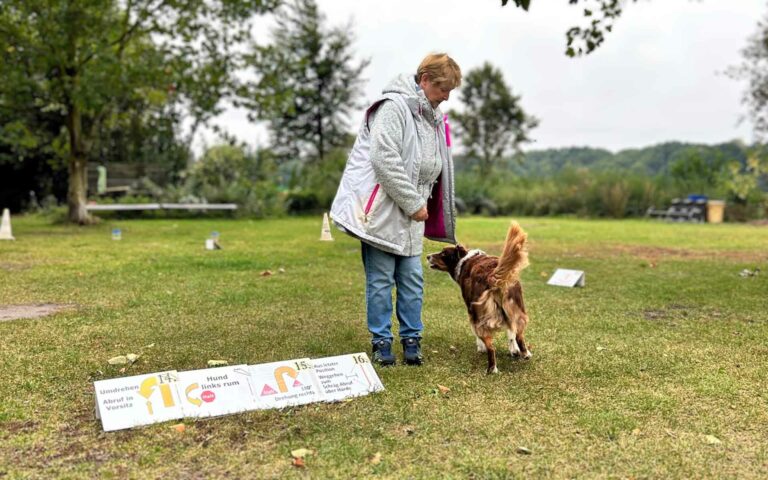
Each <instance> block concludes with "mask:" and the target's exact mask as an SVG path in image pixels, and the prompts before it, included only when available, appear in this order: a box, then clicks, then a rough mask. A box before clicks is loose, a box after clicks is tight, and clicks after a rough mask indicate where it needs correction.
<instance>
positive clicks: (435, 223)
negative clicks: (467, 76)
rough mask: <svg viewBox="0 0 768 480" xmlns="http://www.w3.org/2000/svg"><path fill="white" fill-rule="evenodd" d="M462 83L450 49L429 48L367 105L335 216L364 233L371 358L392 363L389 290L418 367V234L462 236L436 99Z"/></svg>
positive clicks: (407, 353)
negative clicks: (416, 63) (411, 71)
mask: <svg viewBox="0 0 768 480" xmlns="http://www.w3.org/2000/svg"><path fill="white" fill-rule="evenodd" d="M460 84H461V70H460V69H459V66H458V65H457V64H456V62H455V61H454V60H453V59H452V58H451V57H449V56H448V55H446V54H444V53H440V54H431V55H427V57H426V58H424V60H423V61H422V62H421V64H420V65H419V68H418V69H417V72H416V75H415V76H414V75H407V74H404V75H400V76H398V77H397V78H395V79H394V80H393V81H392V82H391V83H390V84H389V85H388V86H387V87H385V88H384V90H383V92H382V97H381V98H380V99H379V100H377V101H376V102H374V103H373V105H371V106H370V107H369V108H368V110H367V111H366V114H365V118H364V120H363V123H362V126H361V127H360V131H359V133H358V136H357V140H356V141H355V145H354V146H353V148H352V152H351V153H350V156H349V159H348V160H347V165H346V167H345V169H344V174H343V176H342V179H341V183H340V185H339V189H338V192H337V193H336V198H335V199H334V201H333V205H332V207H331V218H332V219H333V221H334V223H335V224H336V225H337V226H338V227H339V228H340V229H341V230H343V231H345V232H346V233H348V234H350V235H352V236H354V237H356V238H358V239H360V241H361V244H362V257H363V266H364V267H365V279H366V289H365V292H366V310H367V321H368V330H369V331H370V332H371V336H372V345H373V360H374V362H376V363H378V364H380V365H382V366H389V365H394V364H395V363H396V361H395V356H394V354H393V353H392V342H393V335H392V331H391V328H392V325H391V317H392V288H393V287H395V288H396V290H397V297H396V307H395V308H396V314H397V320H398V323H399V335H400V342H401V343H402V345H403V353H404V359H405V363H406V364H410V365H421V363H422V361H423V357H422V354H421V333H422V330H423V328H424V327H423V323H422V320H421V307H422V299H423V294H424V278H423V273H422V266H421V253H422V237H424V236H426V237H428V238H430V239H432V240H437V241H443V242H450V243H456V241H455V239H454V231H455V207H454V202H453V199H454V192H453V160H452V158H451V152H450V149H449V148H448V147H449V145H448V138H447V132H446V125H445V121H444V116H443V113H442V112H441V111H440V109H439V108H438V106H439V105H440V103H442V102H443V101H445V100H448V97H449V96H450V92H451V90H453V89H454V88H456V87H458V86H459V85H460Z"/></svg>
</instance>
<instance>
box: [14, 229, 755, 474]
mask: <svg viewBox="0 0 768 480" xmlns="http://www.w3.org/2000/svg"><path fill="white" fill-rule="evenodd" d="M519 220H520V223H521V224H522V226H523V227H524V228H525V229H526V230H527V231H528V234H529V238H530V240H531V245H530V251H531V253H530V257H531V266H530V267H529V268H528V269H527V270H526V271H525V272H524V275H523V284H524V287H525V291H526V303H527V307H528V310H529V314H530V316H531V323H530V325H529V328H528V330H527V332H526V333H527V335H526V337H527V339H528V341H529V343H530V345H531V349H532V351H533V354H534V356H533V359H532V360H530V361H529V362H523V361H513V360H512V359H511V358H509V356H508V355H503V354H500V355H499V369H500V371H501V373H500V374H498V375H492V376H488V375H486V374H485V373H484V372H485V365H486V357H485V355H484V354H479V353H477V352H476V351H475V344H474V340H473V337H472V335H471V333H470V330H469V326H468V324H467V319H466V314H465V312H464V307H463V303H462V301H461V298H460V294H459V290H458V287H457V286H456V285H455V284H454V283H453V282H452V280H451V279H450V278H449V277H448V275H446V274H445V273H441V272H436V271H431V270H426V271H425V282H426V294H425V304H424V321H425V325H426V330H425V333H424V341H423V344H424V349H425V353H426V364H425V365H424V366H423V367H421V368H416V367H406V366H400V365H398V366H397V367H395V368H390V369H383V370H379V371H378V372H379V376H380V377H381V380H382V382H383V383H384V386H385V387H386V391H384V392H382V393H378V394H373V395H369V396H367V397H362V398H358V399H355V400H352V401H348V402H342V403H336V404H312V405H309V406H303V407H297V408H292V409H285V410H268V411H255V412H249V413H243V414H237V415H230V416H227V417H220V418H215V419H208V420H200V421H194V420H185V421H184V422H185V423H186V430H185V431H184V432H183V433H180V432H178V431H176V430H175V429H173V428H171V425H172V424H173V423H175V422H171V423H163V424H157V425H153V426H149V427H142V428H136V429H132V430H124V431H119V432H113V433H104V432H102V429H101V424H100V422H99V421H97V420H96V419H94V416H93V403H94V398H93V396H94V392H93V381H94V380H100V379H107V378H113V377H119V376H127V375H136V374H140V373H150V372H158V371H162V370H174V369H175V370H179V371H182V370H193V369H199V368H205V367H206V362H207V361H208V360H210V359H225V360H227V361H229V362H230V364H238V363H248V364H256V363H264V362H270V361H277V360H287V359H292V358H300V357H305V356H308V357H315V358H316V357H324V356H331V355H339V354H344V353H354V352H358V351H368V350H369V339H368V332H367V329H366V327H365V314H364V293H363V288H364V285H363V281H364V279H363V272H362V266H361V261H360V247H359V244H358V243H356V242H355V241H353V240H352V239H350V238H348V237H346V236H344V235H343V234H341V233H339V232H338V231H336V230H335V229H334V231H333V234H334V237H335V239H336V240H335V241H334V242H320V241H318V238H319V236H320V219H319V218H299V219H281V220H265V221H251V220H231V219H205V220H179V219H147V220H108V221H105V222H103V223H102V224H101V225H98V226H95V227H89V228H80V227H74V226H60V225H51V224H50V223H49V222H48V221H47V220H45V219H43V218H41V217H14V218H13V233H14V236H15V237H16V241H15V242H8V241H5V242H0V306H7V305H20V304H42V303H53V304H66V305H69V306H70V307H69V308H68V309H66V310H63V311H61V312H59V313H57V314H55V315H51V316H48V317H43V318H38V319H17V320H10V321H3V322H0V477H2V478H26V477H46V478H47V477H64V478H97V477H98V478H110V477H112V478H126V477H130V478H139V477H142V478H160V477H165V478H224V477H227V478H305V477H309V478H358V477H381V478H510V477H520V478H541V477H555V478H572V477H582V478H584V477H586V478H603V477H605V478H629V477H634V478H648V477H653V478H736V477H738V478H766V477H768V228H767V227H756V226H749V225H726V224H723V225H687V224H667V223H657V222H650V221H597V220H575V219H549V218H522V219H519ZM508 223H509V219H508V218H507V219H505V218H495V219H486V218H462V219H460V224H459V227H460V228H459V232H458V234H459V238H460V240H462V242H463V243H465V244H466V245H468V246H470V247H473V248H482V249H484V250H485V251H487V252H489V253H494V254H497V253H498V252H499V251H500V248H501V242H502V241H503V239H504V236H505V234H506V230H507V226H508ZM113 227H120V228H121V229H122V231H123V238H122V240H121V241H112V240H111V237H110V231H111V229H112V228H113ZM212 230H218V231H219V232H221V243H222V244H223V246H224V249H223V250H220V251H206V250H204V249H203V242H204V240H205V238H206V237H207V236H208V233H209V232H210V231H212ZM439 248H441V245H440V244H437V243H432V242H428V244H427V245H426V248H425V250H426V251H427V252H431V251H436V250H438V249H439ZM558 267H560V268H573V269H579V270H584V271H586V281H587V284H586V287H585V288H576V289H567V288H559V287H551V286H547V285H546V280H547V279H548V277H549V275H551V273H552V272H553V271H554V269H555V268H558ZM756 267H759V268H760V269H761V270H762V273H761V274H760V275H757V276H754V277H746V278H743V277H740V276H739V272H740V271H741V270H742V269H745V268H746V269H750V270H754V269H755V268H756ZM280 268H283V269H284V270H285V272H284V273H278V269H280ZM267 269H269V270H272V271H273V272H275V274H274V275H272V276H267V277H264V276H260V273H261V272H263V271H265V270H267ZM504 343H505V336H503V335H499V336H498V338H497V339H496V345H497V347H498V348H499V350H500V352H503V351H504V350H503V349H504ZM151 344H154V346H153V347H148V345H151ZM398 347H399V345H398ZM397 352H398V355H399V354H400V349H399V348H398V349H397ZM126 353H142V356H141V357H140V359H139V360H138V361H137V362H136V363H135V364H134V365H132V366H131V367H130V368H129V369H128V371H126V372H124V373H120V371H119V369H120V368H121V366H112V365H109V364H108V363H107V360H108V359H109V358H111V357H113V356H116V355H121V354H126ZM438 385H443V386H446V387H448V388H449V389H450V391H449V392H448V393H442V392H441V391H440V390H438V389H437V386H438ZM520 447H524V448H525V449H527V451H523V450H520ZM297 448H308V449H312V450H314V451H315V454H314V455H312V456H309V457H307V458H306V459H305V463H306V468H297V467H294V466H292V465H291V455H290V452H291V450H294V449H297ZM377 454H378V455H377Z"/></svg>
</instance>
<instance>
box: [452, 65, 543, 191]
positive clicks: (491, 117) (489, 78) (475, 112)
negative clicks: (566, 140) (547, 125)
mask: <svg viewBox="0 0 768 480" xmlns="http://www.w3.org/2000/svg"><path fill="white" fill-rule="evenodd" d="M462 83H463V85H462V86H461V89H460V91H459V99H460V100H461V102H462V104H463V105H464V110H463V111H461V112H458V111H455V110H452V111H451V112H450V116H451V118H452V119H453V120H456V121H458V128H457V129H456V131H457V133H458V136H459V137H460V138H461V141H462V145H463V146H464V147H465V148H466V153H467V156H469V157H471V158H476V159H477V160H478V161H479V165H480V172H481V174H482V175H483V176H485V175H489V174H490V173H491V170H492V168H493V165H494V163H496V162H498V161H499V160H500V159H501V158H502V157H503V156H504V155H506V154H507V153H509V152H510V151H512V152H515V153H519V152H520V146H521V144H523V143H525V142H528V141H529V137H528V135H529V133H530V131H531V130H532V129H533V128H535V127H536V126H537V125H538V124H539V121H538V120H537V119H536V118H534V117H532V116H530V115H528V114H526V113H525V111H524V110H523V108H522V106H521V105H520V97H519V96H515V95H512V93H511V92H510V89H509V87H508V86H507V84H506V83H505V81H504V75H503V74H502V72H501V70H499V69H498V68H496V67H494V66H493V65H491V64H490V63H488V62H486V63H484V64H483V65H482V66H481V67H479V68H476V69H473V70H470V71H469V72H468V73H467V74H466V76H465V77H464V80H463V82H462Z"/></svg>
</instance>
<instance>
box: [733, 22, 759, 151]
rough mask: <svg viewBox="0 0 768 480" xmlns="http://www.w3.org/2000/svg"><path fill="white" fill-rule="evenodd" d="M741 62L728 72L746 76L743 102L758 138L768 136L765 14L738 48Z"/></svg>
mask: <svg viewBox="0 0 768 480" xmlns="http://www.w3.org/2000/svg"><path fill="white" fill-rule="evenodd" d="M741 54H742V57H743V61H742V63H741V65H738V66H735V67H731V68H730V69H729V71H728V73H729V74H730V75H731V76H732V77H733V78H736V79H741V80H747V82H748V85H747V89H746V91H745V92H744V96H743V97H742V102H743V103H744V105H746V106H747V110H748V114H747V115H748V117H749V119H750V120H751V121H752V127H753V129H754V132H755V134H756V136H757V137H758V138H759V139H762V140H765V139H766V137H768V15H766V16H765V18H763V20H762V21H760V22H758V24H757V31H756V32H755V33H754V34H753V35H752V36H750V37H749V39H748V40H747V46H746V47H745V48H744V49H743V50H742V51H741Z"/></svg>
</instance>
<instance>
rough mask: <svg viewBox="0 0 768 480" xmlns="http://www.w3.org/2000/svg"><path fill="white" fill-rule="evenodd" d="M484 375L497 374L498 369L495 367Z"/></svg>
mask: <svg viewBox="0 0 768 480" xmlns="http://www.w3.org/2000/svg"><path fill="white" fill-rule="evenodd" d="M486 373H487V374H488V375H492V374H494V373H499V368H498V367H496V366H494V367H493V368H489V369H488V370H487V371H486Z"/></svg>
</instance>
